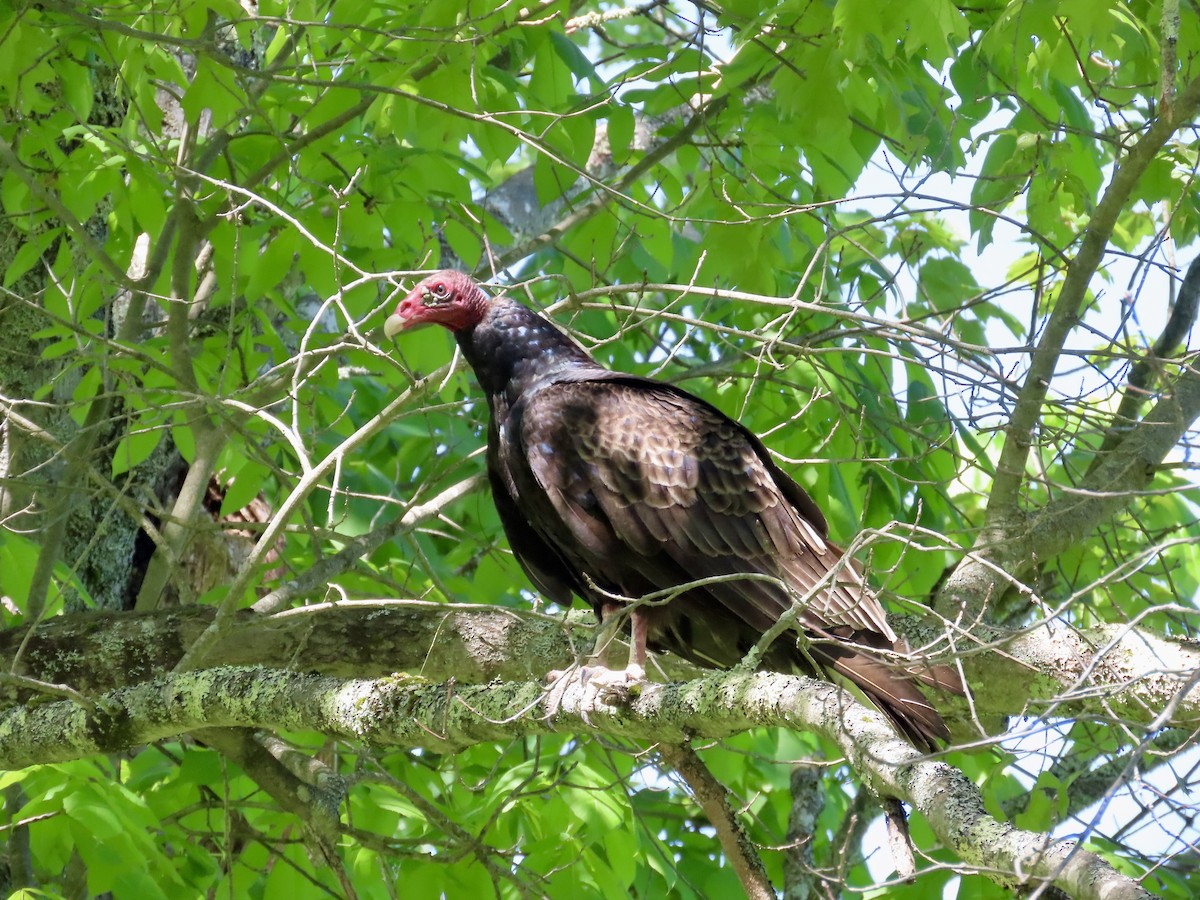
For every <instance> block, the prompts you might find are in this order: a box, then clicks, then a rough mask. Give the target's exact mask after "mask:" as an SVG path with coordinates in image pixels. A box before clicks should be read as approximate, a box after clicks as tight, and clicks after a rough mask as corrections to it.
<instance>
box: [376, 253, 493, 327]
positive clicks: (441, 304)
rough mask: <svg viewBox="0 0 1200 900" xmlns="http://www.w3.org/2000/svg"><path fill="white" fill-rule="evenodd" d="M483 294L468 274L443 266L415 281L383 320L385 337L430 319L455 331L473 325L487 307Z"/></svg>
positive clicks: (485, 297) (426, 322) (427, 321)
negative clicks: (436, 271)
mask: <svg viewBox="0 0 1200 900" xmlns="http://www.w3.org/2000/svg"><path fill="white" fill-rule="evenodd" d="M487 302H488V298H487V294H485V293H484V292H483V289H482V288H480V287H479V285H477V284H476V283H475V281H474V279H472V278H471V276H470V275H465V274H463V273H462V272H455V271H454V270H452V269H445V270H443V271H441V272H438V273H436V274H434V275H430V276H429V277H428V278H426V279H424V280H423V281H421V282H419V283H418V284H417V286H416V287H414V288H413V289H412V290H411V291H409V292H408V296H407V297H405V298H404V299H403V300H401V301H400V305H399V306H397V307H396V311H395V312H394V313H392V314H391V315H390V316H388V317H387V321H386V322H384V323H383V333H384V334H386V335H387V336H388V337H394V336H395V335H396V334H398V333H400V332H401V331H404V330H405V329H408V328H415V327H416V326H417V325H426V324H428V323H430V322H433V323H435V324H438V325H442V326H444V327H446V328H449V329H450V330H451V331H459V330H461V329H463V328H467V327H469V326H471V325H475V324H477V323H478V322H479V320H480V319H482V318H483V314H484V312H485V311H486V310H487Z"/></svg>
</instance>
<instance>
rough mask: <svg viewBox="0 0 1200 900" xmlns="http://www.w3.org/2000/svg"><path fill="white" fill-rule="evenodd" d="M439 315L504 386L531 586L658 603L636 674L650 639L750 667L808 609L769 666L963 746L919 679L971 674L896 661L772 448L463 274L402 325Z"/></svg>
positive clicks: (418, 294) (636, 645)
mask: <svg viewBox="0 0 1200 900" xmlns="http://www.w3.org/2000/svg"><path fill="white" fill-rule="evenodd" d="M427 322H434V323H437V324H441V325H443V326H445V327H447V328H449V329H450V330H451V331H452V332H453V333H454V335H455V337H456V339H457V340H458V343H459V346H460V347H461V348H462V351H463V355H464V356H465V357H466V359H467V361H468V362H469V363H470V364H471V366H472V368H473V369H474V370H475V374H476V376H477V377H478V379H479V381H480V384H481V385H482V387H483V389H484V390H485V392H486V393H487V396H488V404H489V408H490V412H491V417H490V422H489V427H488V455H487V460H488V475H489V478H490V480H491V484H492V490H493V494H494V496H495V501H496V507H497V509H498V510H499V513H500V519H501V521H502V523H503V525H504V530H505V533H506V534H507V536H508V539H509V544H510V545H511V547H512V550H513V553H514V554H515V555H516V557H517V560H518V561H519V562H520V563H521V566H522V568H523V569H524V570H525V572H526V573H527V574H528V575H529V578H530V580H531V581H533V583H534V584H535V585H536V586H537V588H538V589H539V590H540V591H541V592H542V593H543V594H544V595H546V596H547V597H549V598H551V599H553V600H556V601H558V602H560V603H564V604H566V603H570V601H571V597H572V594H575V595H578V596H579V597H581V598H583V599H584V600H586V601H587V602H588V603H590V604H591V605H592V607H593V609H595V611H596V614H597V615H598V616H599V617H600V618H601V620H603V619H605V618H606V617H608V616H609V615H612V614H613V613H614V612H616V611H617V610H619V609H620V608H621V607H622V606H623V605H625V604H624V603H623V601H621V600H620V599H616V598H632V599H637V598H643V597H647V596H648V595H654V596H655V597H657V598H658V599H656V600H655V601H653V602H649V603H645V604H637V605H635V606H634V607H633V608H632V609H631V611H630V620H631V629H632V650H631V653H630V671H631V672H632V673H633V674H634V676H640V675H641V674H642V670H641V666H642V664H643V663H644V660H645V648H646V646H649V647H651V648H653V649H656V650H666V651H670V652H672V653H676V654H678V655H679V656H682V657H684V658H686V659H689V660H691V661H693V662H695V663H698V664H700V665H703V666H716V667H720V668H727V667H730V666H733V665H736V664H737V663H738V662H739V661H740V660H741V659H742V658H743V657H744V656H745V655H746V653H747V652H748V651H750V650H751V649H752V648H753V647H755V645H756V644H757V643H758V642H759V641H760V639H761V638H762V636H763V635H764V633H766V632H767V631H768V630H770V629H771V628H772V627H773V626H775V625H776V623H777V622H778V621H779V620H780V618H781V617H782V616H784V615H786V614H789V613H790V612H792V611H793V609H794V606H795V601H797V600H799V601H800V602H801V607H802V608H801V609H800V611H799V612H798V613H797V614H795V615H796V618H795V620H794V621H795V626H794V627H793V628H792V629H789V630H785V631H784V633H783V634H781V635H780V636H778V637H777V638H776V639H775V640H774V641H773V642H772V643H771V644H770V646H769V647H767V648H765V650H764V651H763V656H762V658H761V666H762V667H763V668H767V669H772V670H776V671H784V672H787V671H797V672H802V673H806V674H818V675H822V676H828V675H829V674H830V673H836V674H837V675H840V676H843V677H844V678H846V679H847V680H848V681H850V682H851V683H852V684H854V685H855V686H857V687H858V688H859V689H860V690H861V691H862V692H863V693H864V694H865V695H866V696H867V697H868V698H870V699H871V701H872V702H874V703H875V705H876V706H878V707H879V708H880V709H881V710H882V711H883V712H884V713H886V714H887V715H888V717H889V718H891V719H892V721H893V722H894V723H895V724H896V725H897V726H898V727H899V728H900V729H901V730H902V731H903V732H904V734H905V735H906V736H907V737H908V738H909V739H910V740H912V741H913V743H914V744H916V745H918V746H920V747H922V748H924V749H930V750H932V749H934V748H935V747H936V746H937V744H938V742H940V741H943V740H946V739H947V738H948V737H949V733H948V731H947V730H946V726H945V724H944V723H943V721H942V718H941V716H940V715H938V713H937V711H936V710H935V709H934V708H933V706H932V705H931V704H930V703H929V701H928V700H927V699H926V698H925V697H924V696H923V695H922V694H921V692H920V691H919V690H917V688H916V686H915V684H914V680H919V681H922V682H925V683H927V684H938V685H939V686H941V687H943V688H945V689H948V690H952V691H957V692H961V690H962V687H961V684H960V683H959V680H958V678H957V676H956V675H955V674H954V672H953V671H952V670H950V669H948V668H946V667H944V666H939V667H925V668H916V669H913V668H912V667H911V665H910V666H909V667H908V668H907V669H906V666H905V663H904V661H903V659H899V660H897V659H896V656H897V655H899V656H901V657H903V656H904V654H905V652H906V649H907V648H906V647H905V645H904V644H903V642H902V641H899V640H897V638H896V635H895V633H894V632H893V631H892V629H891V627H890V626H889V625H888V622H887V618H886V616H885V615H884V611H883V607H882V606H881V605H880V603H879V601H878V600H877V599H876V597H875V596H874V595H873V594H872V593H871V592H870V590H869V589H868V588H867V587H866V585H865V584H864V583H863V580H862V577H861V576H860V575H859V573H858V571H857V570H856V569H855V568H854V566H853V565H851V564H850V563H849V561H844V560H843V559H842V553H841V551H840V550H839V549H838V548H837V547H836V546H834V545H833V544H831V543H830V542H829V541H828V539H827V538H826V530H827V529H826V524H825V518H824V516H823V515H822V514H821V511H820V509H819V508H818V507H817V505H816V503H814V502H813V500H812V498H810V497H809V496H808V495H807V494H806V493H805V492H804V490H803V489H802V488H801V487H800V486H799V485H798V484H796V483H795V482H794V481H793V480H792V479H791V478H789V477H788V476H787V474H786V473H784V472H783V471H782V470H781V469H780V468H779V467H778V466H777V465H775V463H774V462H772V460H771V458H770V455H769V454H768V453H767V451H766V449H765V448H764V447H763V445H762V443H761V442H760V441H759V440H758V438H757V437H755V436H754V435H753V434H751V433H750V432H749V431H748V430H746V429H745V428H744V427H742V426H741V425H739V424H738V423H737V422H735V421H733V420H732V419H730V418H729V417H728V416H726V415H724V414H723V413H722V412H720V411H719V410H717V409H716V408H715V407H713V406H712V405H710V404H709V403H707V402H705V401H703V400H701V399H699V398H698V397H694V396H692V395H691V394H689V393H687V392H686V391H684V390H681V389H679V388H676V387H673V386H671V385H668V384H663V383H660V382H656V381H652V380H650V379H646V378H639V377H636V376H633V375H626V374H622V373H619V372H613V371H610V370H608V369H605V368H604V367H602V366H600V365H598V364H597V363H595V362H594V361H593V360H592V359H590V358H589V357H588V356H587V354H586V353H585V352H584V351H583V350H582V349H580V348H579V347H578V346H577V345H575V344H574V343H573V342H572V341H571V340H570V339H569V338H568V337H567V336H566V335H565V334H564V333H563V332H561V331H560V330H559V329H558V328H557V327H556V326H554V325H553V324H552V323H550V322H549V321H547V320H546V319H544V318H542V317H541V316H539V315H536V314H535V313H533V312H532V311H530V310H529V309H527V308H526V307H524V306H522V305H521V304H520V303H518V302H517V301H515V300H513V299H511V298H509V297H507V296H504V295H500V296H497V297H495V298H489V297H488V296H487V295H486V294H485V293H484V292H483V291H482V289H480V288H479V286H478V285H476V284H475V283H474V282H473V281H472V280H471V279H470V278H469V277H468V276H466V275H463V274H462V273H459V272H449V271H447V272H439V273H438V274H436V275H433V276H430V277H429V278H426V279H425V280H424V281H422V282H421V283H420V284H418V285H417V286H416V287H415V288H414V289H413V290H412V292H411V293H409V294H408V296H407V297H405V298H404V300H402V301H401V303H400V304H399V306H398V307H397V309H396V312H395V313H394V314H393V315H392V316H390V317H389V318H388V321H387V323H386V324H385V331H386V333H387V334H388V335H389V336H392V335H394V334H395V333H396V332H398V331H400V330H401V329H404V328H410V327H413V326H415V325H419V324H424V323H427ZM718 576H724V578H723V579H722V580H717V581H714V582H711V583H706V584H704V585H702V586H693V587H690V588H688V589H686V590H683V591H682V592H680V593H679V594H678V595H677V596H672V597H671V598H670V599H669V600H667V599H666V595H665V594H663V592H664V591H668V592H669V590H670V589H672V588H676V587H678V586H680V585H685V584H689V583H691V582H695V581H698V580H701V579H709V578H714V577H718ZM738 576H742V577H738ZM747 576H748V577H747ZM664 601H665V602H664ZM797 629H799V630H801V631H803V632H804V634H805V636H806V637H807V640H802V641H797V634H796V630H797ZM914 672H915V673H916V674H913V673H914Z"/></svg>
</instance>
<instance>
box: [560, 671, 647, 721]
mask: <svg viewBox="0 0 1200 900" xmlns="http://www.w3.org/2000/svg"><path fill="white" fill-rule="evenodd" d="M546 680H547V682H548V683H549V685H550V690H549V692H548V693H547V695H546V714H547V715H554V714H555V713H557V712H558V711H559V710H560V709H561V708H562V703H563V697H564V696H565V695H566V693H567V691H569V690H572V689H578V690H580V691H582V696H581V697H580V699H579V714H580V716H581V717H582V718H583V721H585V722H587V723H588V724H589V725H590V724H591V719H590V718H589V716H590V714H591V713H592V712H593V711H595V710H597V709H601V708H605V707H607V708H610V709H611V708H613V707H618V706H624V705H625V704H626V703H628V702H629V701H630V700H631V699H632V698H633V697H636V696H637V694H638V693H639V691H640V689H641V686H642V685H643V684H645V683H646V670H645V669H644V668H643V667H642V666H640V665H638V664H636V663H630V664H629V665H628V666H626V667H625V668H624V669H610V668H608V667H607V666H603V665H590V666H571V667H570V668H568V669H563V670H556V671H553V672H551V673H550V674H549V675H547V676H546Z"/></svg>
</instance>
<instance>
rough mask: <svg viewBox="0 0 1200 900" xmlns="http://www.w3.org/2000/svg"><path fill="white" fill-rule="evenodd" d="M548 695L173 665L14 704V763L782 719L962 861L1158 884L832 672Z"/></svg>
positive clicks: (1084, 888)
mask: <svg viewBox="0 0 1200 900" xmlns="http://www.w3.org/2000/svg"><path fill="white" fill-rule="evenodd" d="M545 697H546V694H545V689H544V687H543V685H541V684H540V683H537V682H522V683H501V684H493V685H489V686H484V687H473V686H464V685H456V684H440V685H431V684H429V683H428V682H426V681H425V680H424V679H415V678H408V677H393V678H387V679H381V680H378V681H371V680H351V679H338V678H330V677H328V676H320V675H307V674H295V673H288V672H277V671H269V670H264V669H261V668H257V667H241V668H234V667H225V668H219V669H209V670H205V671H200V672H195V671H193V672H183V673H173V674H171V675H168V676H165V677H163V678H161V679H156V680H154V681H150V682H146V683H144V684H141V685H137V686H135V687H131V688H124V689H121V690H118V691H113V692H109V693H107V694H105V695H103V696H102V697H100V698H98V703H97V707H98V708H97V709H96V710H95V711H92V710H89V709H86V708H84V707H81V706H79V705H78V704H75V703H73V702H70V701H63V702H58V703H50V704H44V705H41V706H35V707H20V708H16V709H13V710H11V711H10V712H8V713H7V714H6V715H5V716H4V717H3V718H0V766H2V767H4V768H9V769H14V768H21V767H23V766H28V765H34V764H45V763H52V762H64V761H67V760H71V759H78V758H82V757H85V756H90V755H93V754H97V753H110V752H118V751H122V750H126V749H128V748H129V747H131V746H134V745H137V744H142V743H149V742H152V741H157V740H163V739H166V738H169V737H172V736H175V735H178V734H181V733H184V732H187V731H192V730H195V729H197V728H203V727H211V726H217V725H219V726H241V727H248V728H255V727H269V728H277V729H294V730H315V731H320V732H322V733H324V734H328V735H331V736H336V737H341V738H344V739H346V740H351V741H355V742H360V743H365V744H367V745H370V746H377V747H389V748H411V747H426V748H429V749H431V750H434V751H436V752H448V753H452V752H455V751H458V750H461V749H463V748H465V747H469V746H471V745H474V744H477V743H480V742H483V741H496V740H507V739H511V738H512V737H513V736H514V735H534V734H549V733H569V734H575V733H594V734H604V735H608V736H620V737H625V738H632V739H636V740H642V741H647V742H652V743H659V742H670V743H676V744H678V743H682V742H684V741H688V740H691V739H693V738H708V739H715V738H724V737H728V736H730V735H733V734H737V733H739V732H741V731H745V730H746V729H749V728H754V727H760V726H777V727H785V728H793V729H797V730H809V731H816V732H818V733H820V734H821V736H822V737H824V738H827V739H829V740H831V741H834V742H836V743H837V744H838V746H839V747H840V749H841V751H842V753H843V754H845V755H846V757H847V759H848V760H849V761H850V763H851V765H853V766H854V767H855V769H856V770H857V771H858V773H859V774H860V776H861V777H862V778H863V780H864V781H865V783H866V784H867V785H868V787H869V788H870V789H871V790H873V791H875V792H876V793H877V794H878V795H879V796H883V797H895V798H897V799H901V800H904V801H905V802H907V803H909V804H911V805H912V806H913V807H915V809H916V810H918V811H919V812H920V813H921V814H922V815H923V816H924V817H925V819H926V820H927V822H928V824H929V826H930V827H931V828H932V829H933V831H934V833H935V834H937V835H938V837H939V838H940V839H941V840H942V841H943V842H944V843H945V844H946V845H947V846H949V847H950V849H952V850H953V851H954V852H955V853H956V854H957V855H958V856H959V858H960V859H962V860H963V861H964V862H965V863H967V864H968V865H974V866H978V867H980V869H981V871H983V872H984V873H985V874H987V875H988V876H989V877H991V878H992V879H993V880H995V881H997V882H999V883H1000V884H1003V885H1005V886H1008V887H1011V888H1024V887H1031V886H1038V885H1041V884H1045V883H1053V884H1054V885H1056V886H1057V887H1059V888H1061V889H1063V890H1064V891H1066V892H1067V893H1069V894H1070V895H1071V896H1073V897H1076V898H1080V900H1090V898H1097V900H1099V898H1101V897H1103V898H1105V900H1133V898H1138V900H1141V898H1145V897H1148V896H1149V894H1148V893H1147V892H1146V891H1144V890H1143V889H1142V888H1141V887H1140V886H1139V885H1138V884H1137V883H1136V882H1135V881H1133V880H1132V879H1129V878H1127V877H1125V876H1124V875H1121V874H1119V873H1118V872H1116V871H1115V870H1113V869H1112V867H1111V866H1109V865H1108V864H1107V863H1106V862H1104V861H1103V860H1102V859H1101V858H1100V857H1098V856H1096V855H1095V854H1093V853H1090V852H1088V851H1085V850H1082V849H1080V848H1079V847H1078V846H1076V844H1075V842H1073V841H1053V840H1050V839H1048V838H1047V836H1046V835H1042V834H1037V833H1034V832H1029V831H1024V830H1022V829H1018V828H1015V827H1013V826H1011V825H1008V824H1005V823H1001V822H998V821H996V820H995V819H993V818H992V817H991V816H989V815H988V814H987V813H986V811H985V810H984V805H983V799H982V797H981V795H980V793H979V790H978V788H976V787H975V785H974V784H972V783H971V781H970V780H969V779H967V778H966V776H964V775H963V774H962V773H961V772H959V771H957V770H956V769H954V768H952V767H951V766H948V765H946V764H945V763H943V762H940V761H938V760H935V759H930V758H927V757H924V756H922V755H921V754H920V753H918V752H917V751H916V750H915V749H913V747H912V746H911V745H909V744H908V743H906V742H905V741H903V740H901V739H900V738H899V737H897V736H896V734H895V732H894V731H892V729H891V728H890V726H889V725H888V724H887V722H886V720H885V719H884V718H883V716H882V715H881V714H879V713H877V712H875V711H873V710H868V709H867V708H865V707H863V706H861V705H860V704H858V703H857V702H855V701H854V700H853V699H852V698H851V697H850V696H849V695H848V694H847V693H846V692H845V691H842V690H840V689H838V688H837V687H835V686H833V685H831V684H828V683H826V682H821V681H816V680H813V679H809V678H799V677H795V676H787V675H775V674H762V673H760V674H757V675H741V674H732V673H725V674H721V675H715V676H712V677H708V678H702V679H698V680H696V681H692V682H686V683H676V684H668V685H648V686H647V687H646V688H645V690H644V691H643V692H642V694H641V695H640V696H639V697H637V698H636V699H634V700H633V701H632V702H631V703H630V704H629V705H628V706H624V707H621V708H605V707H603V706H601V707H599V708H596V707H595V706H594V705H589V704H587V701H586V698H585V691H584V687H583V686H582V685H575V684H572V685H569V686H568V687H567V689H566V691H565V692H564V693H563V695H562V697H561V698H560V701H559V703H558V704H557V706H556V707H555V708H553V709H547V708H545ZM585 709H586V716H587V718H585Z"/></svg>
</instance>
